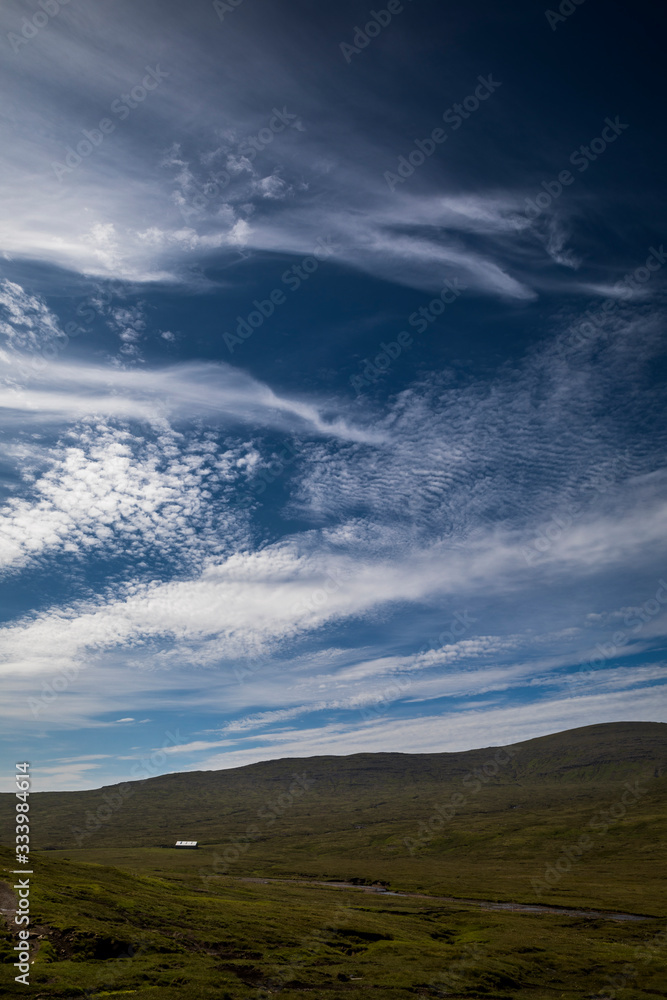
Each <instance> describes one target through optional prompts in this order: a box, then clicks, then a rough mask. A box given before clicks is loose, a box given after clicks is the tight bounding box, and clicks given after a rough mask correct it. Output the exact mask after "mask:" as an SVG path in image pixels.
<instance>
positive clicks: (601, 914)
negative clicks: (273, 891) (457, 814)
mask: <svg viewBox="0 0 667 1000" xmlns="http://www.w3.org/2000/svg"><path fill="white" fill-rule="evenodd" d="M239 881H240V882H289V883H291V884H293V885H303V886H313V887H314V886H318V887H322V886H323V887H324V888H325V889H357V890H359V891H360V892H371V893H378V894H381V895H383V896H402V897H403V898H407V899H428V900H430V901H432V902H434V903H465V904H466V905H467V906H479V907H480V908H481V909H483V910H510V911H511V912H513V913H553V914H555V915H556V916H561V917H585V918H587V919H589V920H650V919H651V917H648V916H645V915H643V914H639V913H616V912H614V911H613V910H587V909H577V908H571V907H567V906H544V905H542V904H540V903H497V902H495V901H494V900H491V899H463V898H461V897H457V896H427V895H425V894H424V893H419V892H394V891H393V890H390V889H385V888H384V887H383V886H380V885H357V884H355V883H354V882H321V881H316V880H313V881H311V880H307V879H303V880H302V879H296V878H241V879H239Z"/></svg>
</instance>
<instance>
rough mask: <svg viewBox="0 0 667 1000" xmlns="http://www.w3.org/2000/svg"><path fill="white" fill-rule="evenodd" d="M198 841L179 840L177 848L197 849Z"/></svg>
mask: <svg viewBox="0 0 667 1000" xmlns="http://www.w3.org/2000/svg"><path fill="white" fill-rule="evenodd" d="M197 844H198V841H196V840H177V841H176V847H196V846H197Z"/></svg>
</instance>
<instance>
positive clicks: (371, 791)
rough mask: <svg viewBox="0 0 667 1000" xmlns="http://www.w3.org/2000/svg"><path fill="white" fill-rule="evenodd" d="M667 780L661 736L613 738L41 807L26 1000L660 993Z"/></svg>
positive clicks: (250, 773) (47, 799)
mask: <svg viewBox="0 0 667 1000" xmlns="http://www.w3.org/2000/svg"><path fill="white" fill-rule="evenodd" d="M666 765H667V725H664V724H657V723H655V724H653V723H615V724H609V725H601V726H589V727H585V728H582V729H577V730H572V731H569V732H565V733H557V734H554V735H550V736H545V737H541V738H539V739H535V740H530V741H527V742H524V743H519V744H516V745H514V746H512V747H507V748H496V747H492V748H487V749H483V750H475V751H470V752H467V753H450V754H398V753H396V754H394V753H388V754H355V755H352V756H349V757H312V758H307V759H301V760H278V761H267V762H263V763H261V764H253V765H250V766H247V767H242V768H235V769H233V770H226V771H215V772H201V771H200V772H194V773H192V772H190V773H187V774H171V775H165V776H163V777H159V778H152V779H149V780H146V781H143V782H135V783H132V784H130V785H127V786H110V787H109V788H107V789H99V790H95V791H88V792H58V793H37V794H33V795H32V796H31V829H32V838H33V845H34V847H35V848H36V849H37V850H36V851H35V853H34V854H33V859H34V863H33V867H34V870H35V876H34V878H33V884H34V892H33V905H34V909H35V916H34V917H33V925H34V924H35V922H36V923H37V927H36V928H34V929H35V932H36V934H35V937H34V939H33V947H34V946H35V945H36V944H37V940H38V938H39V939H41V940H40V947H39V950H38V952H37V954H36V958H35V965H34V970H33V971H34V976H33V982H34V983H35V984H37V985H38V986H39V992H38V993H37V994H36V995H37V996H38V997H47V996H54V997H75V996H95V997H97V996H100V997H101V996H110V995H115V994H120V993H125V992H127V993H128V994H134V995H135V996H137V997H138V998H143V997H144V995H145V996H146V997H148V996H149V995H150V996H159V997H167V998H172V997H184V998H190V997H193V998H194V997H209V996H210V997H213V998H221V1000H224V998H232V997H233V998H236V997H239V998H240V997H253V998H254V1000H259V998H260V997H268V996H271V995H272V994H274V993H277V992H280V993H281V996H282V997H284V998H301V997H307V996H308V997H311V998H312V997H317V998H318V1000H319V997H329V996H338V995H341V996H342V995H345V996H347V997H356V996H361V993H362V991H363V990H366V991H367V989H368V988H369V987H372V988H373V990H374V995H375V996H377V997H380V998H381V997H385V996H386V997H395V998H397V1000H398V998H403V997H406V998H407V997H414V996H423V997H435V996H454V997H487V996H488V997H499V998H510V997H521V998H523V997H526V998H535V1000H537V998H546V997H553V996H557V997H561V998H567V1000H570V998H572V1000H574V998H575V997H577V998H579V997H584V996H591V997H593V996H598V997H602V996H606V995H607V993H606V992H605V991H606V990H608V989H609V985H608V979H607V978H606V977H607V976H608V975H610V974H611V973H612V972H613V973H614V974H615V975H617V976H621V977H623V976H625V979H626V980H627V982H626V985H625V986H624V987H623V988H622V989H620V990H619V991H618V992H617V996H616V1000H633V998H642V1000H644V998H646V1000H648V998H649V997H655V996H659V995H664V993H665V992H667V981H666V977H665V975H664V972H663V971H662V970H663V969H664V965H665V963H664V960H663V959H664V955H665V954H667V933H665V918H666V917H667V902H666V901H667V892H666V891H665V890H666V887H667V860H666V859H667V850H666V847H667V796H666V795H665V792H666V790H667V769H666ZM14 802H15V800H14V798H13V796H3V797H2V799H1V800H0V820H1V824H2V826H1V829H2V842H3V843H4V844H7V845H9V844H11V842H12V840H13V830H12V825H11V820H12V810H13V805H14ZM176 839H192V840H198V841H199V842H200V847H199V849H198V850H195V851H180V850H177V849H175V848H173V847H171V846H163V845H172V844H173V843H174V842H175V840H176ZM0 864H1V865H2V866H3V867H4V869H5V871H6V872H7V874H4V875H3V874H2V873H0V879H2V880H4V882H5V885H4V889H3V887H2V883H1V882H0V891H4V898H5V900H7V899H11V889H10V888H9V886H10V885H11V880H12V876H11V875H10V874H9V872H8V870H9V868H10V867H13V865H12V855H11V854H10V852H9V851H8V850H3V851H2V855H1V856H0ZM267 879H284V880H289V881H282V882H272V881H266V880H267ZM252 880H256V881H252ZM317 881H320V882H330V883H332V882H335V881H340V882H347V883H356V884H358V885H361V884H365V885H370V884H373V883H382V884H383V886H384V887H385V888H389V889H390V890H391V891H392V892H398V893H406V894H413V895H390V894H388V893H385V892H372V893H370V894H369V893H368V892H364V891H362V889H361V888H359V889H354V888H344V887H340V888H336V887H334V886H333V885H331V886H329V887H327V886H325V885H317V884H314V883H315V882H317ZM472 900H478V901H480V905H474V903H472V902H470V901H472ZM493 901H501V902H508V903H514V904H522V905H525V906H535V905H538V904H542V905H545V904H546V905H547V906H550V907H554V906H560V907H570V908H572V907H587V908H592V909H595V910H599V911H622V912H623V913H629V914H636V915H639V916H643V917H644V918H645V919H640V920H635V921H627V922H626V921H620V920H615V919H609V918H608V917H609V915H608V914H607V915H606V916H605V914H603V913H600V915H599V917H598V918H597V919H592V918H590V917H589V918H584V917H582V916H581V915H578V914H571V913H568V912H567V911H564V912H562V914H559V913H558V912H556V913H554V912H542V913H540V912H533V911H531V912H510V911H493V910H491V909H489V908H488V905H487V904H490V903H492V902H493ZM482 903H483V904H484V905H481V904H482ZM7 905H8V904H7V903H2V902H0V906H4V907H5V909H6V908H7ZM313 935H315V939H316V940H315V943H313V940H314V939H313ZM663 939H664V940H663ZM4 941H5V943H4V947H5V952H6V954H7V955H9V954H10V953H11V950H12V947H13V943H12V940H11V939H10V937H9V936H8V935H5V938H4ZM130 952H131V953H132V955H131V956H130ZM123 956H125V959H124V960H123V958H122V957H123ZM128 956H129V957H128ZM633 956H634V957H633ZM637 956H641V961H640V959H639V958H638V957H637ZM119 962H120V964H119ZM629 963H630V964H633V967H635V968H636V971H635V973H633V978H631V979H630V978H628V976H629V974H628V973H627V972H625V973H624V972H623V969H627V968H629ZM8 968H9V971H11V967H8ZM619 970H620V971H619ZM619 981H620V980H619ZM8 982H9V989H10V991H11V990H13V986H12V977H11V976H9V977H8ZM661 990H662V992H661ZM17 991H18V987H17Z"/></svg>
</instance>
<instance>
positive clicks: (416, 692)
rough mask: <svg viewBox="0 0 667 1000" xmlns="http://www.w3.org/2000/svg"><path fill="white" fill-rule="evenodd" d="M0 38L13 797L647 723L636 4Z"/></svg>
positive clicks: (408, 2)
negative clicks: (17, 769) (22, 788)
mask: <svg viewBox="0 0 667 1000" xmlns="http://www.w3.org/2000/svg"><path fill="white" fill-rule="evenodd" d="M0 41H1V42H2V45H3V46H4V53H3V59H2V60H1V62H0V81H1V86H2V90H3V102H2V114H1V117H0V131H1V133H2V135H1V138H2V141H1V143H0V150H1V152H0V156H1V158H2V161H3V162H2V170H1V171H0V194H1V195H2V200H3V213H2V218H1V219H0V408H1V430H0V493H1V496H0V507H1V509H0V593H1V598H0V608H1V611H2V621H1V623H0V673H1V676H2V691H3V694H2V699H1V702H0V712H1V714H2V725H1V726H0V731H1V732H2V737H1V738H0V746H2V749H3V758H4V763H3V773H4V775H5V776H6V777H5V779H3V781H4V785H3V787H6V788H7V789H9V788H12V787H13V784H12V781H13V778H12V775H13V774H14V764H15V762H16V761H22V760H28V761H30V763H31V771H32V776H33V788H34V790H42V789H45V790H57V789H84V788H95V787H99V786H101V785H105V784H109V783H112V782H117V781H127V780H133V779H136V778H145V777H151V776H154V775H157V774H162V773H168V772H172V771H188V770H202V769H219V768H228V767H236V766H239V765H243V764H248V763H252V762H255V761H258V760H266V759H273V758H279V757H307V756H312V755H321V754H336V755H341V754H351V753H359V752H380V751H384V752H386V751H402V752H411V753H425V752H440V751H456V750H465V749H469V748H473V747H484V746H490V745H499V744H508V743H514V742H517V741H519V740H525V739H530V738H533V737H536V736H540V735H544V734H546V733H551V732H558V731H561V730H565V729H569V728H574V727H578V726H585V725H589V724H593V723H602V722H613V721H620V720H645V721H667V704H666V699H665V694H666V692H667V689H666V687H665V682H666V681H667V671H666V669H665V636H666V634H667V553H666V546H665V537H666V531H665V529H666V528H667V502H666V499H665V498H666V494H665V486H666V485H667V467H666V465H665V445H666V444H667V430H666V427H665V421H664V406H663V403H664V398H665V397H664V387H663V386H664V375H665V363H664V362H665V355H664V345H665V338H664V332H663V331H664V305H665V299H666V287H667V284H666V278H667V266H666V265H667V253H666V247H667V218H666V214H667V213H666V209H665V203H664V198H661V195H662V188H663V171H664V166H663V165H664V156H665V138H664V132H663V129H662V117H663V116H662V108H661V94H662V91H663V90H664V79H663V78H662V75H661V74H659V67H660V68H661V67H662V61H661V60H662V53H663V43H662V40H661V25H660V22H659V20H658V11H657V8H655V6H654V5H652V4H650V3H648V2H645V0H639V2H638V3H636V4H635V5H633V11H632V17H631V18H629V17H628V12H627V5H626V4H620V3H607V4H605V5H604V7H603V6H602V5H601V4H600V3H599V2H596V0H579V2H578V3H575V2H574V0H572V2H570V0H563V2H562V3H561V4H560V7H558V6H555V7H553V8H546V9H544V8H543V7H542V6H541V5H540V4H534V3H528V2H527V0H514V2H510V3H507V4H498V3H491V2H486V0H469V2H466V3H463V2H460V0H455V2H451V3H446V4H443V3H440V2H437V3H436V2H428V0H404V2H402V3H401V2H399V0H391V2H390V3H388V4H385V5H383V6H380V5H379V4H378V5H377V6H376V7H369V6H368V5H367V4H364V3H360V2H350V0H341V2H339V3H336V4H316V3H314V2H312V0H311V2H309V0H289V2H285V0H228V2H225V0H216V2H215V3H210V2H207V0H206V2H205V0H194V2H192V3H190V4H182V3H175V2H173V0H160V2H159V3H158V2H157V0H139V2H136V0H135V2H130V0H116V2H115V3H114V4H113V5H109V4H103V3H101V2H100V0H97V2H95V0H93V2H86V3H84V2H82V0H69V2H67V3H63V2H62V0H40V3H36V2H34V3H33V2H32V0H8V2H7V3H6V4H4V5H3V9H2V12H1V13H0Z"/></svg>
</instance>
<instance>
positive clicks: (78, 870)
mask: <svg viewBox="0 0 667 1000" xmlns="http://www.w3.org/2000/svg"><path fill="white" fill-rule="evenodd" d="M1 855H2V856H1V857H0V866H3V867H4V866H6V865H9V864H10V863H11V855H10V854H9V852H6V851H2V852H1ZM0 874H1V873H0ZM33 883H34V891H33V901H32V909H33V916H34V919H35V920H36V921H37V922H38V925H39V926H38V928H37V929H38V931H39V933H41V934H42V935H43V936H44V937H43V942H42V946H41V949H40V951H39V953H38V955H37V959H36V961H35V964H34V965H33V967H32V973H31V994H32V995H33V996H35V997H36V998H41V997H54V998H56V997H58V998H61V997H62V998H65V997H76V996H86V995H88V996H96V997H97V996H100V997H101V996H108V995H120V994H123V995H124V994H126V993H127V994H131V995H132V996H133V997H136V998H137V1000H142V998H154V997H160V998H161V1000H176V998H179V1000H195V998H197V1000H200V998H202V997H204V998H212V1000H230V998H242V997H243V998H253V1000H259V998H260V997H268V996H270V995H271V992H269V991H272V992H274V993H275V992H276V991H277V990H278V989H280V991H281V996H282V997H283V998H284V1000H297V998H306V997H308V998H310V1000H312V998H313V997H317V998H318V1000H321V998H327V997H332V998H333V997H349V998H351V1000H352V998H356V997H361V996H365V995H367V994H368V989H369V988H372V989H373V994H374V995H375V996H376V997H391V998H396V1000H403V998H405V1000H407V998H409V997H412V998H414V997H441V996H446V995H448V996H458V997H495V998H501V1000H504V998H507V1000H509V998H512V997H520V998H525V1000H546V998H547V997H554V996H556V997H560V998H562V1000H575V998H580V997H583V996H587V995H588V996H592V995H595V994H598V995H603V994H604V991H605V989H606V988H608V986H609V980H608V978H607V977H608V976H614V975H620V976H623V975H625V977H626V980H625V981H626V982H627V986H628V989H627V990H625V991H624V992H622V993H619V995H618V1000H630V998H638V1000H651V998H655V997H656V996H657V995H661V990H663V989H664V986H665V978H664V973H663V971H662V970H663V969H664V963H662V962H661V961H660V957H661V953H662V950H663V949H660V948H656V949H655V954H651V955H649V956H648V957H645V953H644V952H643V951H642V950H641V949H642V948H645V947H646V944H647V943H649V942H651V941H656V940H659V941H662V940H663V939H662V938H658V935H659V934H660V933H661V931H662V929H663V928H664V921H656V920H650V921H646V922H642V923H641V924H639V923H638V924H617V923H612V922H602V921H584V920H581V919H576V918H570V917H554V916H548V917H547V916H533V915H524V916H522V915H518V914H512V913H503V914H499V913H488V912H480V911H477V910H473V909H471V908H468V907H465V906H460V905H451V906H446V905H442V904H438V903H435V902H429V901H428V900H410V899H401V898H399V897H394V898H392V897H389V896H373V895H366V894H362V893H360V892H355V891H351V890H336V889H305V888H303V887H301V886H290V885H287V886H285V885H280V886H278V885H255V884H252V885H250V884H243V883H239V882H235V881H233V880H231V879H228V878H221V879H218V880H216V882H215V883H211V884H209V885H208V887H206V888H205V889H203V888H202V886H201V884H200V883H199V882H198V880H197V879H195V878H192V877H187V876H183V875H182V874H181V875H178V874H176V873H174V872H172V871H168V870H165V871H163V872H162V874H161V876H157V875H146V874H144V875H133V874H130V873H128V872H125V871H122V870H119V869H117V868H111V867H107V866H98V865H90V864H80V863H73V862H67V861H63V860H59V859H55V858H52V857H49V856H48V855H42V857H41V858H40V859H39V861H38V864H37V867H36V870H35V876H34V878H33ZM666 940H667V939H666ZM10 944H11V943H10V942H8V941H6V942H5V943H4V948H5V950H6V951H9V946H10ZM2 947H3V942H2V939H1V938H0V948H2ZM131 950H133V952H134V954H133V955H132V957H124V956H128V954H129V952H130V951H131ZM628 963H632V964H634V966H635V972H634V973H633V974H632V975H631V976H629V975H628V974H627V970H626V973H623V969H624V967H625V966H626V965H627V964H628ZM357 977H359V978H357ZM3 980H4V984H5V995H8V996H14V995H16V996H20V995H24V993H25V987H23V986H15V985H14V984H13V982H12V970H11V967H10V966H9V965H5V966H4V967H3V968H2V969H1V970H0V982H2V981H3Z"/></svg>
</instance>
